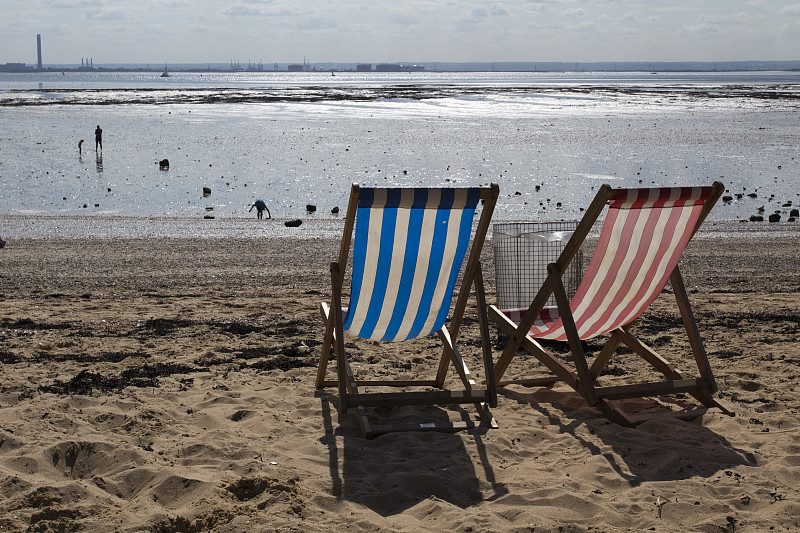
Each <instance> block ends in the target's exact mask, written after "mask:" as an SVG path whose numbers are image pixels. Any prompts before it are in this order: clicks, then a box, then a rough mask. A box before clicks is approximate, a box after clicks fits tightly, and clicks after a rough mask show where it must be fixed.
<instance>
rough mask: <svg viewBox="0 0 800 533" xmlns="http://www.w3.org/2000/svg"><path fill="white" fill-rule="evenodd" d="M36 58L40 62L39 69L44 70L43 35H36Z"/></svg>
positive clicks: (38, 63)
mask: <svg viewBox="0 0 800 533" xmlns="http://www.w3.org/2000/svg"><path fill="white" fill-rule="evenodd" d="M36 57H37V58H38V61H37V62H36V65H37V68H38V69H39V70H42V34H41V33H37V34H36Z"/></svg>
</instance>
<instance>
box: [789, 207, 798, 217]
mask: <svg viewBox="0 0 800 533" xmlns="http://www.w3.org/2000/svg"><path fill="white" fill-rule="evenodd" d="M789 216H790V217H795V218H796V217H800V209H792V210H791V211H789Z"/></svg>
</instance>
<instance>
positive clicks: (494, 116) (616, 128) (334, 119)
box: [0, 71, 800, 238]
mask: <svg viewBox="0 0 800 533" xmlns="http://www.w3.org/2000/svg"><path fill="white" fill-rule="evenodd" d="M0 116H1V117H2V119H1V120H0V238H2V237H4V236H6V237H15V236H16V237H25V236H39V235H44V236H48V235H61V234H66V235H73V234H74V235H78V236H80V235H86V236H92V235H100V236H105V235H112V236H114V235H152V234H156V235H161V234H163V232H166V233H168V234H172V233H175V234H179V235H180V234H184V233H187V232H188V233H190V234H192V233H193V232H199V233H200V234H205V233H203V232H210V234H212V235H218V234H219V235H223V236H224V235H231V234H233V235H238V234H245V235H250V234H263V232H264V231H265V228H267V227H269V226H270V225H271V226H274V227H276V228H277V227H283V224H281V222H282V221H287V220H295V219H299V220H302V221H305V222H307V224H306V225H305V226H301V228H317V231H323V232H325V231H329V230H330V231H331V232H332V233H335V232H336V231H340V227H341V216H342V213H343V212H344V210H345V208H346V205H347V199H348V195H349V190H350V185H351V184H352V183H359V184H361V185H364V186H389V187H416V186H471V185H484V184H488V183H491V182H496V183H498V184H499V186H500V199H499V201H498V205H497V209H496V212H495V217H494V219H495V220H497V221H560V220H577V219H578V218H580V216H581V212H582V210H583V209H584V208H585V207H586V206H587V205H588V204H589V202H590V201H591V199H592V197H593V196H594V194H595V192H596V190H597V188H598V187H599V186H600V185H601V184H603V183H609V184H611V185H612V186H620V187H629V186H655V185H658V186H672V185H699V184H710V183H712V182H714V181H721V182H722V183H724V184H725V186H726V189H727V192H726V197H730V198H729V199H727V200H726V201H724V202H720V203H719V204H718V205H717V206H716V207H715V209H714V211H712V213H711V215H710V219H711V220H716V221H749V219H750V217H751V216H757V215H763V216H764V217H765V218H767V216H768V215H769V214H773V213H777V214H780V215H781V217H782V221H784V222H785V221H786V220H788V219H789V218H790V216H791V211H792V209H796V208H797V207H798V206H800V180H798V178H799V177H800V153H798V146H800V72H797V71H775V72H763V71H758V72H404V73H376V72H370V73H359V72H291V73H290V72H228V73H226V72H173V73H170V76H169V77H161V76H160V73H155V72H125V73H117V72H76V71H64V72H52V71H48V72H41V73H40V72H32V73H20V74H15V73H0ZM98 126H99V127H100V128H102V130H103V136H102V140H103V147H102V150H99V149H97V150H96V149H95V142H94V141H95V139H94V131H95V128H96V127H98ZM81 140H82V141H83V142H82V143H80V141H81ZM79 143H80V144H79ZM79 146H80V148H79ZM164 159H166V160H168V161H169V167H168V169H166V168H162V167H161V166H160V165H159V161H161V160H164ZM256 199H263V200H264V201H265V203H266V204H267V206H268V208H269V211H270V214H271V215H272V217H273V220H271V221H257V219H256V214H255V213H256V211H255V210H252V211H251V210H250V207H251V206H252V205H253V203H254V202H255V200H256ZM310 208H313V211H310ZM337 208H338V211H339V212H338V213H336V211H337ZM164 221H168V223H166V224H165V223H164ZM748 223H749V222H748ZM154 227H155V229H154ZM158 228H162V229H158ZM164 228H170V229H164ZM268 231H278V230H277V229H275V230H268ZM281 231H284V230H281ZM295 231H298V232H299V231H302V230H301V229H297V230H295Z"/></svg>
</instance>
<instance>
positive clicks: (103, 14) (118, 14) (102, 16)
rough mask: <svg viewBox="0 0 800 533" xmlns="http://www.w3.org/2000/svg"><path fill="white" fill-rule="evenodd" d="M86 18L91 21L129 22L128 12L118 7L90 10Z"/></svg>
mask: <svg viewBox="0 0 800 533" xmlns="http://www.w3.org/2000/svg"><path fill="white" fill-rule="evenodd" d="M86 18H87V19H91V20H106V21H108V20H128V19H129V18H130V17H129V16H128V12H127V11H125V10H124V9H120V8H116V7H103V8H97V9H90V10H89V11H87V12H86Z"/></svg>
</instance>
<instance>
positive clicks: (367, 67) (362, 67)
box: [356, 63, 372, 72]
mask: <svg viewBox="0 0 800 533" xmlns="http://www.w3.org/2000/svg"><path fill="white" fill-rule="evenodd" d="M356 72H372V63H359V64H358V65H356Z"/></svg>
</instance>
